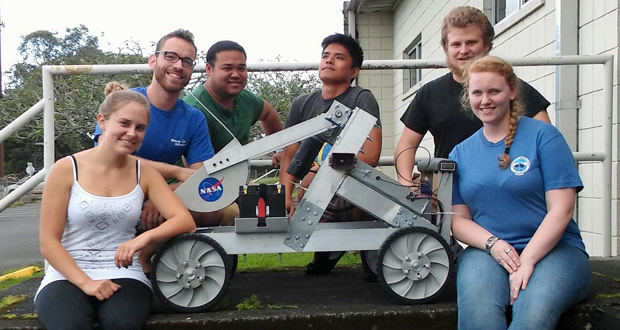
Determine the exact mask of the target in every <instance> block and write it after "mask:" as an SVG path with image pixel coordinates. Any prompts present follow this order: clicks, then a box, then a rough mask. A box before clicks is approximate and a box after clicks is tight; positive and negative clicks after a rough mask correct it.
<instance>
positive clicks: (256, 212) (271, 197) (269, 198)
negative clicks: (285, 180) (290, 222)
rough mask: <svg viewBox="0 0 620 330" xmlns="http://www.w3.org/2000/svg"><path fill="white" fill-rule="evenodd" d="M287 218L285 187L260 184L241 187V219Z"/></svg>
mask: <svg viewBox="0 0 620 330" xmlns="http://www.w3.org/2000/svg"><path fill="white" fill-rule="evenodd" d="M261 199H262V201H261ZM263 203H264V204H263ZM263 207H264V208H263ZM285 216H286V208H285V200H284V186H283V185H281V184H259V185H244V186H239V217H240V218H260V217H265V218H267V217H285Z"/></svg>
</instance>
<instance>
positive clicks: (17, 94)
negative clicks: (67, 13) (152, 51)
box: [0, 25, 151, 173]
mask: <svg viewBox="0 0 620 330" xmlns="http://www.w3.org/2000/svg"><path fill="white" fill-rule="evenodd" d="M18 50H19V52H20V53H21V55H22V61H21V62H19V63H17V64H15V65H13V66H12V67H11V68H10V70H9V72H8V73H9V74H8V79H7V81H6V88H5V90H4V97H3V98H2V99H1V100H0V111H1V115H0V118H1V120H2V122H1V125H2V126H3V127H4V126H5V125H6V124H8V123H10V122H11V121H13V120H14V119H15V118H17V117H18V116H19V115H20V114H22V113H23V112H24V111H26V110H27V109H29V108H30V107H31V106H33V105H34V104H36V103H37V102H38V101H39V100H40V99H41V98H42V97H43V90H42V80H41V69H40V68H41V65H90V64H93V65H94V64H135V63H146V58H145V57H144V56H142V53H141V51H140V47H139V45H136V43H135V42H133V43H131V42H129V41H128V42H126V43H125V47H123V48H119V50H118V52H104V51H102V50H100V49H99V43H98V37H96V36H93V35H91V34H89V31H88V28H86V27H85V26H83V25H81V26H79V27H75V28H67V29H66V33H65V34H64V36H60V37H59V36H58V33H57V32H51V31H43V30H42V31H36V32H33V33H30V34H28V35H27V36H24V37H22V43H21V44H20V46H19V48H18ZM111 80H116V81H120V82H122V83H124V84H126V85H127V86H129V87H136V86H146V85H148V84H149V83H150V80H151V75H150V74H123V75H75V76H55V77H54V96H55V100H54V109H55V141H56V143H55V149H56V159H57V158H60V157H63V156H66V155H69V154H72V153H74V152H77V151H79V150H83V149H86V148H90V147H92V140H91V139H90V137H89V134H90V133H92V132H93V129H94V125H95V117H96V114H97V109H98V107H99V104H100V103H101V101H102V100H103V98H104V94H103V88H104V87H105V85H106V83H107V82H109V81H111ZM42 141H43V121H42V116H39V117H38V118H37V119H36V120H35V121H33V122H31V123H30V124H29V125H27V126H26V127H24V128H22V129H21V130H19V131H18V132H16V133H15V134H13V135H12V136H11V138H9V139H8V140H6V141H5V171H6V173H21V172H22V171H23V169H24V168H25V164H26V162H27V161H34V165H35V167H36V168H41V167H42V157H41V156H38V157H36V158H37V159H36V160H35V155H40V154H41V153H42V150H37V148H39V149H40V147H39V146H37V145H36V143H37V142H42Z"/></svg>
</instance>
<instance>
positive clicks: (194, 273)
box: [177, 260, 205, 289]
mask: <svg viewBox="0 0 620 330" xmlns="http://www.w3.org/2000/svg"><path fill="white" fill-rule="evenodd" d="M204 279H205V269H204V267H202V266H201V265H200V263H199V262H198V261H197V260H188V261H184V262H182V263H180V264H179V266H178V267H177V282H178V283H179V284H180V285H182V286H183V287H184V288H187V289H194V288H196V287H199V286H201V285H202V282H203V281H204Z"/></svg>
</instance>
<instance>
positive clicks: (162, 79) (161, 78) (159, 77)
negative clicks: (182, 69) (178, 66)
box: [155, 70, 189, 93]
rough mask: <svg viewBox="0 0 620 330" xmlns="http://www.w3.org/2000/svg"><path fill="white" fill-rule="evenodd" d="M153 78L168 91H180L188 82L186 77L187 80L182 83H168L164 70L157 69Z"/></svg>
mask: <svg viewBox="0 0 620 330" xmlns="http://www.w3.org/2000/svg"><path fill="white" fill-rule="evenodd" d="M155 80H156V81H157V83H158V84H159V85H160V86H161V87H162V88H163V89H164V90H165V91H167V92H168V93H180V92H181V91H182V90H183V88H185V86H186V85H187V84H188V83H189V79H187V81H186V82H185V83H183V84H182V85H174V84H169V83H168V80H167V79H166V72H165V71H164V70H158V71H156V72H155Z"/></svg>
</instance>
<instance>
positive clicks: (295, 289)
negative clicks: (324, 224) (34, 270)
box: [0, 258, 620, 330]
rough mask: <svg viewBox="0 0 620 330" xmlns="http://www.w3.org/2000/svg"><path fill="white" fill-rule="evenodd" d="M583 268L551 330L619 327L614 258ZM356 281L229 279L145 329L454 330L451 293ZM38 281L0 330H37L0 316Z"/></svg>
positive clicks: (157, 313)
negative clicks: (407, 296)
mask: <svg viewBox="0 0 620 330" xmlns="http://www.w3.org/2000/svg"><path fill="white" fill-rule="evenodd" d="M591 264H592V267H593V271H594V278H593V286H592V292H591V294H590V296H589V297H588V298H587V299H586V301H584V302H582V303H581V304H579V305H577V306H574V307H573V308H572V309H570V310H569V311H568V312H566V313H565V314H564V315H563V316H562V318H561V320H560V323H559V324H558V327H557V329H567V330H572V329H620V258H607V259H600V258H598V259H597V258H592V259H591ZM361 275H362V270H361V269H358V268H341V267H337V268H336V269H335V270H334V271H333V272H332V273H331V274H329V275H326V276H305V275H303V272H302V270H299V269H297V270H291V271H283V272H257V273H237V274H235V276H234V277H233V279H232V281H231V283H230V287H229V289H228V291H227V293H226V295H225V296H224V299H223V300H222V304H220V305H221V306H222V307H221V309H220V310H219V311H212V312H207V313H197V314H183V313H173V312H172V311H171V310H170V309H169V308H167V307H166V306H164V305H163V304H162V303H161V302H159V301H156V302H155V303H154V306H153V314H152V315H151V317H150V318H149V320H148V321H147V324H146V327H145V329H209V330H218V329H239V330H243V329H251V330H256V329H261V330H263V329H344V330H348V329H351V330H353V329H355V330H359V329H369V330H370V329H373V330H383V329H385V330H395V329H412V328H417V329H442V330H443V329H456V318H457V310H456V303H455V301H456V298H455V294H454V288H450V289H448V290H446V292H444V294H442V296H441V297H439V299H438V301H437V302H435V303H432V304H426V305H403V304H400V303H399V302H398V301H397V300H396V299H394V298H393V297H392V296H391V293H390V292H388V291H387V290H385V289H383V287H382V286H381V285H380V284H379V283H364V282H362V281H361ZM39 280H40V279H37V278H35V279H32V280H30V281H27V282H25V283H22V284H20V285H18V286H16V287H13V288H9V289H6V290H3V291H0V298H2V297H3V296H6V295H8V294H13V295H15V294H28V296H29V298H28V299H27V300H26V301H24V302H23V303H21V304H20V305H18V306H12V308H11V310H10V311H0V329H42V327H41V326H40V325H39V324H38V322H37V321H36V320H28V319H13V320H9V319H6V318H4V317H3V315H5V314H7V313H13V314H16V315H17V316H18V318H19V315H23V314H26V313H34V305H33V303H32V295H34V292H35V290H36V288H37V286H38V283H39ZM558 289H561V283H559V284H558ZM5 291H6V292H5ZM252 295H257V296H258V299H259V300H260V301H261V303H262V305H263V308H261V309H254V310H243V311H237V310H236V308H235V305H236V304H238V303H240V302H241V301H243V299H246V298H249V297H250V296H252Z"/></svg>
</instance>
